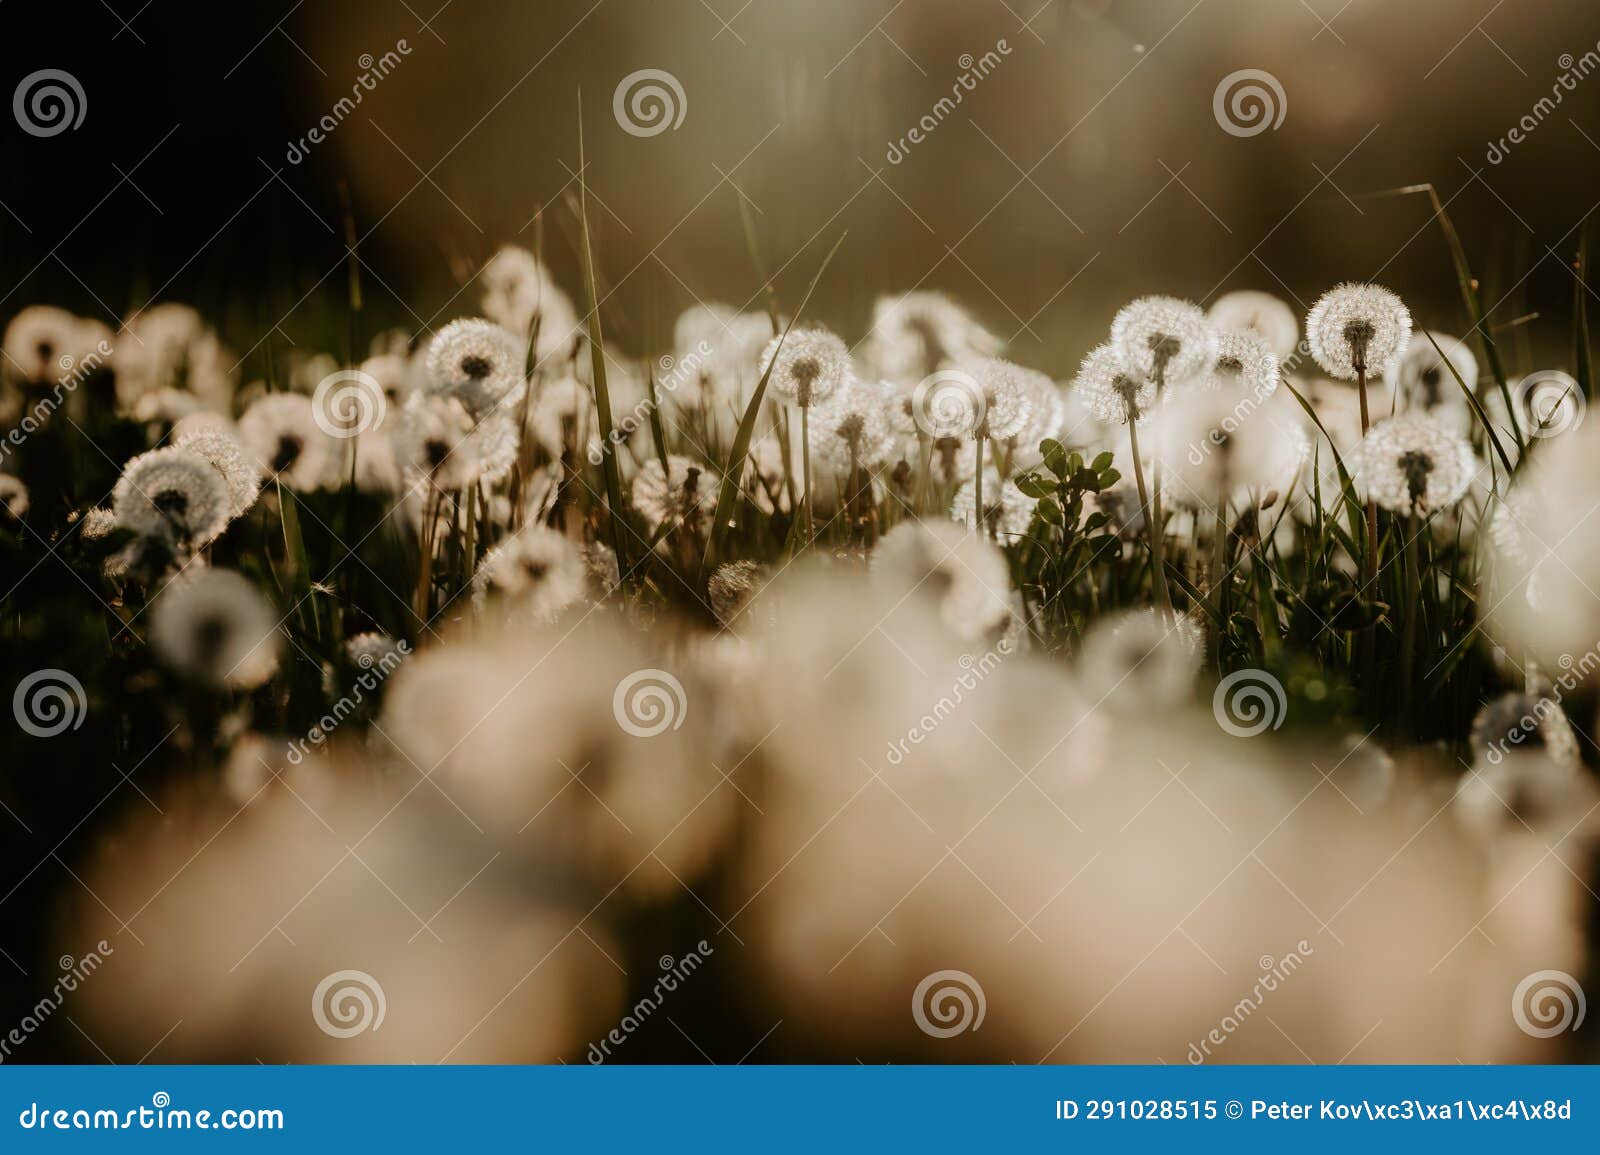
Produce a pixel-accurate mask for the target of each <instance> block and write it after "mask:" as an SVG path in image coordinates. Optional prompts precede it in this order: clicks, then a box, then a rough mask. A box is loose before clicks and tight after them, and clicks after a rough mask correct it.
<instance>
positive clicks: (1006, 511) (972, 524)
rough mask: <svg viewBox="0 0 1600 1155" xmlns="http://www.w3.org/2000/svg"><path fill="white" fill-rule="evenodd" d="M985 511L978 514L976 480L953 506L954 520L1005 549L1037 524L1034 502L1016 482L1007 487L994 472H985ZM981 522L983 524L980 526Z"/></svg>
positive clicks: (958, 493)
mask: <svg viewBox="0 0 1600 1155" xmlns="http://www.w3.org/2000/svg"><path fill="white" fill-rule="evenodd" d="M985 474H986V476H985V478H984V491H983V492H984V508H983V514H982V517H981V519H980V517H979V514H978V494H977V488H978V483H977V480H976V479H973V480H971V481H966V482H963V483H962V485H961V488H960V489H958V490H956V495H955V498H954V499H953V500H952V501H951V503H950V517H951V519H952V520H954V521H955V522H957V523H958V524H960V525H964V526H966V527H967V528H968V529H970V530H974V531H977V530H982V531H983V532H984V533H987V534H989V535H990V536H991V537H993V538H995V539H996V540H997V541H999V542H1000V543H1001V544H1002V545H1009V544H1011V543H1012V542H1015V541H1016V540H1017V539H1019V538H1021V537H1023V536H1024V535H1025V534H1026V533H1027V532H1028V527H1029V526H1030V525H1032V524H1033V510H1034V505H1035V504H1036V503H1035V502H1034V500H1033V498H1031V497H1029V496H1028V495H1027V494H1025V493H1023V492H1022V490H1020V489H1018V488H1017V483H1016V481H1015V479H1008V480H1007V481H1005V482H1004V483H1002V482H1001V480H1000V474H999V473H998V472H997V471H995V470H994V469H993V468H990V469H988V470H986V471H985ZM980 520H981V524H980Z"/></svg>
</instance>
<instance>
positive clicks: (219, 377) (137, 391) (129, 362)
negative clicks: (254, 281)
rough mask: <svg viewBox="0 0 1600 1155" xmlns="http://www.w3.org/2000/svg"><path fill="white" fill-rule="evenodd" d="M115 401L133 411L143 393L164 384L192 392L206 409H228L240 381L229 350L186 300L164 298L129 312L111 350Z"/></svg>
mask: <svg viewBox="0 0 1600 1155" xmlns="http://www.w3.org/2000/svg"><path fill="white" fill-rule="evenodd" d="M111 364H112V368H113V369H114V371H115V373H116V390H117V404H118V405H119V406H120V407H121V408H122V410H123V411H124V412H126V413H132V412H133V411H134V408H135V406H136V405H137V404H138V401H139V399H140V398H141V397H143V396H145V395H146V394H148V393H156V392H159V391H161V390H163V389H176V390H180V391H182V392H187V393H192V394H194V395H195V396H196V397H197V398H199V401H200V404H201V406H202V407H204V408H206V409H211V410H214V411H216V412H219V413H223V412H226V411H227V409H228V406H229V403H230V402H231V401H232V399H233V392H234V389H235V388H236V387H237V385H238V369H237V368H236V367H235V363H234V359H233V356H232V354H231V353H229V352H228V350H227V349H226V348H225V347H224V346H223V344H222V342H221V340H220V339H219V338H218V337H217V334H216V332H215V331H214V330H212V328H211V327H210V326H209V325H207V324H206V323H205V321H204V320H203V319H202V318H201V316H200V314H199V313H197V312H196V311H195V310H194V309H192V308H190V307H189V306H188V305H182V304H178V303H177V302H166V303H163V304H160V305H153V306H151V307H150V308H148V309H144V310H141V311H140V312H138V313H135V314H134V315H133V316H131V317H129V318H128V319H127V321H126V322H125V323H124V324H123V326H122V331H121V332H119V333H118V334H117V335H116V338H115V342H114V346H113V350H112V355H111Z"/></svg>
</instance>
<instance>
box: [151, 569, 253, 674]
mask: <svg viewBox="0 0 1600 1155" xmlns="http://www.w3.org/2000/svg"><path fill="white" fill-rule="evenodd" d="M279 644H280V636H279V633H278V618H277V613H276V612H275V611H274V610H273V608H272V606H271V604H270V603H268V602H267V600H266V599H265V598H264V597H262V596H261V594H260V592H259V591H257V589H256V587H255V585H254V584H252V583H251V582H250V580H249V579H248V578H246V577H245V576H244V575H243V574H240V573H238V572H237V571H235V570H227V569H207V570H201V571H199V572H197V573H191V574H186V575H185V576H184V577H181V578H177V579H175V580H173V581H172V582H169V583H168V584H167V586H166V588H165V589H164V590H162V592H161V595H160V597H158V598H157V599H156V604H155V607H154V608H153V609H152V610H151V611H150V645H151V647H152V648H153V649H154V650H155V653H156V656H157V657H158V658H160V659H161V661H162V662H163V663H164V664H165V665H167V666H168V667H170V668H171V669H173V670H175V671H177V672H178V673H180V674H182V675H184V676H186V677H189V678H192V679H194V680H195V681H197V682H200V683H203V684H205V685H209V686H214V687H231V688H233V689H241V690H248V689H253V688H254V687H256V686H259V685H261V684H262V683H263V682H265V681H266V680H267V679H268V678H270V677H272V675H273V673H274V672H275V671H276V670H277V668H278V648H279Z"/></svg>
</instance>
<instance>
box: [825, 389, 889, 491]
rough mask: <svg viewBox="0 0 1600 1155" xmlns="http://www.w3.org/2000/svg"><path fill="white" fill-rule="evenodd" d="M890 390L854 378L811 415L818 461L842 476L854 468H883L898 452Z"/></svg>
mask: <svg viewBox="0 0 1600 1155" xmlns="http://www.w3.org/2000/svg"><path fill="white" fill-rule="evenodd" d="M888 400H889V390H888V387H887V386H883V385H873V384H868V383H867V382H864V381H859V380H857V379H855V378H854V377H851V378H849V379H847V380H846V381H845V383H844V386H843V387H842V388H840V389H839V391H838V392H836V393H835V394H834V395H833V396H832V397H829V398H828V399H827V400H826V401H824V402H822V403H821V404H820V405H817V406H815V407H814V408H813V410H812V412H811V421H810V430H811V442H810V444H811V453H812V458H813V460H814V462H815V463H816V464H818V465H820V466H821V467H822V468H823V469H826V470H828V471H830V472H832V473H834V474H837V475H839V476H841V477H848V476H849V475H850V472H851V470H852V469H871V468H873V467H874V466H877V465H880V464H882V463H883V461H884V460H885V459H886V458H887V457H888V456H889V454H890V452H891V451H892V450H893V449H894V443H895V438H894V432H893V430H891V429H890V428H889V412H888Z"/></svg>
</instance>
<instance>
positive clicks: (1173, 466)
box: [1150, 390, 1311, 513]
mask: <svg viewBox="0 0 1600 1155" xmlns="http://www.w3.org/2000/svg"><path fill="white" fill-rule="evenodd" d="M1292 408H1293V402H1283V401H1279V400H1277V399H1275V398H1274V399H1271V400H1269V401H1267V402H1265V403H1262V404H1259V405H1258V404H1255V403H1254V402H1253V401H1252V400H1251V399H1249V398H1244V399H1240V398H1236V397H1234V396H1231V395H1230V394H1228V393H1227V392H1224V391H1221V390H1196V391H1192V392H1189V393H1187V394H1185V395H1182V396H1177V397H1174V398H1173V399H1172V400H1171V401H1169V402H1168V403H1167V404H1165V405H1162V406H1161V407H1160V409H1159V410H1158V411H1157V415H1156V418H1155V419H1154V421H1153V422H1152V424H1153V429H1152V437H1151V441H1150V445H1151V448H1150V455H1151V457H1152V458H1154V460H1156V461H1158V462H1159V463H1160V464H1161V467H1162V470H1163V474H1164V476H1165V478H1166V480H1167V491H1168V493H1169V495H1170V496H1171V498H1172V500H1173V501H1174V502H1177V503H1179V504H1181V505H1183V506H1186V507H1187V508H1189V509H1191V510H1197V511H1200V512H1203V513H1208V512H1210V511H1212V510H1213V509H1215V507H1216V506H1217V505H1218V503H1219V502H1221V501H1224V500H1226V501H1228V502H1231V503H1233V504H1236V505H1241V506H1242V505H1246V504H1251V505H1253V504H1255V500H1254V499H1255V498H1260V499H1261V500H1266V499H1267V498H1268V497H1269V496H1271V495H1273V494H1280V493H1283V492H1285V491H1287V490H1288V488H1289V487H1290V486H1291V485H1292V484H1294V481H1295V478H1296V476H1297V474H1298V472H1299V470H1300V469H1301V467H1302V466H1303V465H1304V464H1305V463H1306V461H1307V459H1308V458H1309V457H1310V455H1311V439H1310V438H1309V437H1307V436H1306V433H1305V430H1304V428H1303V427H1302V425H1301V422H1300V419H1299V415H1298V414H1297V413H1295V412H1293V411H1292Z"/></svg>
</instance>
